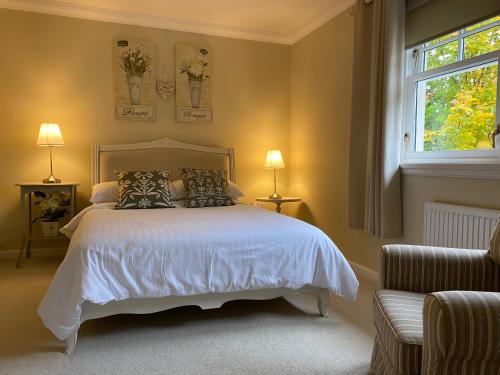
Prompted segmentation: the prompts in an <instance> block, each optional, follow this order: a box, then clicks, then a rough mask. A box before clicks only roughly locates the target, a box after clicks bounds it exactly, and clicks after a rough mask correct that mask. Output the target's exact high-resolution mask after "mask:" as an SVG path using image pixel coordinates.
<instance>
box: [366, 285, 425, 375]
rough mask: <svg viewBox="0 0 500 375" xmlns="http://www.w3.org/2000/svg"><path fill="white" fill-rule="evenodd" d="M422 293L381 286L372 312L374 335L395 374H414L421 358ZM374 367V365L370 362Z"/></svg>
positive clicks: (376, 293)
mask: <svg viewBox="0 0 500 375" xmlns="http://www.w3.org/2000/svg"><path fill="white" fill-rule="evenodd" d="M424 299H425V294H419V293H411V292H404V291H398V290H387V289H381V290H377V291H376V292H375V298H374V300H373V314H374V322H375V327H376V328H377V334H378V335H377V336H378V339H379V340H380V343H381V345H382V346H383V348H384V349H385V354H386V355H387V356H388V357H389V358H391V365H392V366H391V367H392V368H393V369H394V370H396V373H398V374H415V373H417V372H416V371H418V369H419V368H420V363H421V357H422V342H423V332H422V330H423V325H422V308H423V306H424ZM372 366H374V364H372Z"/></svg>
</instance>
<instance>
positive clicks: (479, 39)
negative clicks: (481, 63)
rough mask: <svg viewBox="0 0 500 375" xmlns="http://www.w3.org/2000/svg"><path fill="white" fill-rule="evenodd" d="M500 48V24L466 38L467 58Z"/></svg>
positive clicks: (465, 49)
mask: <svg viewBox="0 0 500 375" xmlns="http://www.w3.org/2000/svg"><path fill="white" fill-rule="evenodd" d="M499 49H500V26H495V27H492V28H491V29H487V30H484V31H481V32H480V33H476V34H472V35H470V36H468V37H466V38H464V52H465V58H469V57H474V56H478V55H482V54H484V53H488V52H492V51H497V50H499Z"/></svg>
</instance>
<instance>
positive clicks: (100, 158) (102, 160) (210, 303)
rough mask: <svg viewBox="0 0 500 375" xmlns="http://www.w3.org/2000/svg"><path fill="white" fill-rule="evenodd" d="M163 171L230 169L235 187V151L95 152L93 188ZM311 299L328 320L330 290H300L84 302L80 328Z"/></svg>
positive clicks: (71, 340) (161, 147) (169, 142)
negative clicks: (112, 320) (190, 309)
mask: <svg viewBox="0 0 500 375" xmlns="http://www.w3.org/2000/svg"><path fill="white" fill-rule="evenodd" d="M126 166H129V168H130V169H140V168H142V169H153V168H164V169H168V170H170V171H171V172H175V171H177V168H179V167H200V168H224V167H225V168H226V169H227V170H228V171H229V178H230V180H231V181H233V182H235V181H236V174H235V161H234V150H233V149H232V148H219V147H208V146H199V145H192V144H188V143H182V142H179V141H176V140H173V139H169V138H162V139H159V140H156V141H152V142H142V143H133V144H121V145H93V146H92V184H93V185H94V184H97V183H99V182H104V181H107V180H109V179H110V178H111V177H110V176H112V175H113V170H114V169H120V168H126ZM298 293H309V294H314V295H316V296H317V301H318V309H319V313H320V315H321V316H323V317H326V316H327V315H328V305H329V298H330V292H329V291H328V289H322V288H317V287H313V286H306V287H303V288H300V289H288V288H279V289H260V290H250V291H242V292H232V293H222V294H215V293H212V294H204V295H196V296H168V297H162V298H142V299H129V300H124V301H113V302H109V303H107V304H105V305H99V304H93V303H90V302H85V303H83V305H82V315H81V320H80V325H81V324H82V323H83V322H85V321H87V320H91V319H98V318H102V317H105V316H110V315H116V314H151V313H155V312H159V311H164V310H169V309H172V308H175V307H180V306H199V307H201V308H202V309H204V310H206V309H215V308H219V307H221V306H222V305H223V304H224V303H226V302H228V301H234V300H266V299H274V298H278V297H285V296H288V295H292V294H298ZM77 337H78V330H76V331H74V332H72V333H71V334H70V336H69V337H68V338H67V339H66V340H65V343H66V349H65V353H66V354H71V353H72V352H73V351H74V349H75V346H76V342H77Z"/></svg>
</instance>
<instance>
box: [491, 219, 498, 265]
mask: <svg viewBox="0 0 500 375" xmlns="http://www.w3.org/2000/svg"><path fill="white" fill-rule="evenodd" d="M488 255H489V257H490V258H491V259H492V260H493V262H495V263H496V264H498V265H500V218H499V219H498V221H497V227H496V228H495V231H494V232H493V235H492V236H491V240H490V247H489V249H488Z"/></svg>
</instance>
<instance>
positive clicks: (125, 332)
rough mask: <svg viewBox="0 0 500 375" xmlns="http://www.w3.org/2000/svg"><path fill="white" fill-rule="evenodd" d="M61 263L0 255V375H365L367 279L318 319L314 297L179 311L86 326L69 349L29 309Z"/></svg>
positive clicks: (369, 326)
mask: <svg viewBox="0 0 500 375" xmlns="http://www.w3.org/2000/svg"><path fill="white" fill-rule="evenodd" d="M60 261H61V259H60V258H57V257H42V256H39V257H37V258H32V259H29V260H25V261H24V263H23V266H22V268H21V269H16V268H15V264H14V260H11V259H1V260H0V374H9V375H10V374H23V375H24V374H36V375H49V374H50V375H55V374H121V375H123V374H339V375H343V374H346V375H347V374H349V375H356V374H368V373H369V372H368V367H369V366H368V365H369V361H370V354H371V348H372V344H373V337H374V329H373V325H372V319H371V298H372V295H373V290H374V288H375V286H374V285H371V284H369V283H366V282H363V280H361V282H362V285H361V289H360V292H359V296H358V301H357V302H356V304H352V303H350V302H348V301H345V300H343V299H342V298H338V297H332V298H331V301H330V302H331V307H330V309H331V313H330V316H329V317H328V318H321V317H320V316H319V315H318V311H317V308H316V299H315V298H314V297H313V296H307V295H306V296H297V297H295V296H294V297H293V298H289V299H287V300H285V299H283V298H279V299H275V300H270V301H234V302H229V303H226V304H225V305H224V306H223V307H222V308H220V309H215V310H201V309H200V308H198V307H181V308H177V309H173V310H169V311H164V312H160V313H155V314H150V315H117V316H112V317H107V318H103V319H98V320H94V321H88V322H85V323H84V324H83V325H82V327H81V328H80V331H79V338H78V343H77V346H76V350H75V352H74V353H73V354H72V355H70V356H68V355H65V354H63V353H62V351H63V348H64V345H63V343H61V342H59V341H58V340H57V339H56V338H55V337H54V336H53V335H52V334H51V333H50V332H49V331H48V330H47V329H46V328H45V327H44V326H43V324H42V323H41V321H40V319H39V317H38V315H37V314H36V309H37V307H38V304H39V302H40V300H41V298H42V297H43V295H44V293H45V291H46V289H47V286H48V285H49V283H50V280H51V278H52V275H53V274H54V272H55V270H56V269H57V267H58V265H59V263H60Z"/></svg>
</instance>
